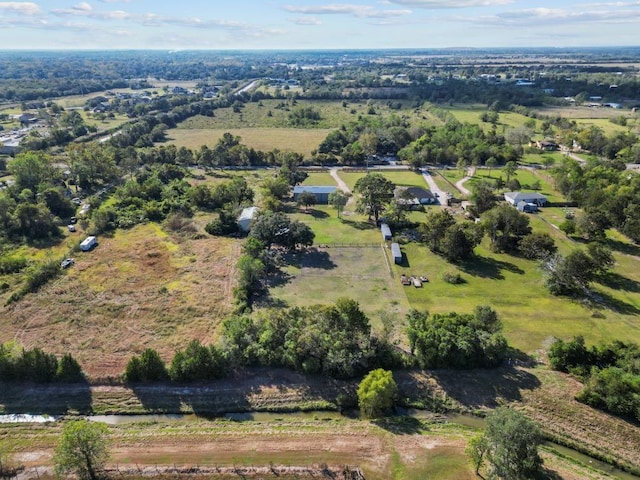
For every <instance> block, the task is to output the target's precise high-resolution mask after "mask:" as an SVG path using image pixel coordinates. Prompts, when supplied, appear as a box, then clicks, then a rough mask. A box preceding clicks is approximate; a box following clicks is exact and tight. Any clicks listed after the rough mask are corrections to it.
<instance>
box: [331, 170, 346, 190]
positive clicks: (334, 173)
mask: <svg viewBox="0 0 640 480" xmlns="http://www.w3.org/2000/svg"><path fill="white" fill-rule="evenodd" d="M329 174H331V176H332V177H333V179H334V180H335V181H336V183H337V184H338V188H339V189H340V190H342V191H343V192H344V193H347V194H349V195H350V194H351V189H350V188H349V185H347V184H346V183H344V181H343V180H342V179H341V178H340V176H339V175H338V169H337V168H332V169H331V170H329Z"/></svg>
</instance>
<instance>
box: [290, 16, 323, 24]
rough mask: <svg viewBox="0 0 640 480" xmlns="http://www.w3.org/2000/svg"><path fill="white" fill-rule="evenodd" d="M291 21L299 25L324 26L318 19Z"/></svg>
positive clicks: (306, 18) (296, 19) (305, 18)
mask: <svg viewBox="0 0 640 480" xmlns="http://www.w3.org/2000/svg"><path fill="white" fill-rule="evenodd" d="M289 21H291V22H293V23H295V24H297V25H322V21H321V20H319V19H318V18H316V17H299V18H294V19H293V20H289Z"/></svg>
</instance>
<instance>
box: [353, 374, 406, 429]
mask: <svg viewBox="0 0 640 480" xmlns="http://www.w3.org/2000/svg"><path fill="white" fill-rule="evenodd" d="M397 394H398V386H397V385H396V382H395V380H394V379H393V373H392V372H391V371H389V370H384V369H382V368H378V369H376V370H372V371H371V372H369V373H368V374H367V376H366V377H364V378H363V379H362V381H361V382H360V385H358V407H360V412H361V413H362V414H363V415H364V416H365V417H368V418H377V417H380V416H382V415H384V414H385V413H386V412H389V411H390V410H391V409H392V408H393V405H394V401H395V398H396V396H397Z"/></svg>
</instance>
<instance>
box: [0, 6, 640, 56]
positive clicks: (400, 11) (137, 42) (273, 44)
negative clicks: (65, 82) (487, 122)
mask: <svg viewBox="0 0 640 480" xmlns="http://www.w3.org/2000/svg"><path fill="white" fill-rule="evenodd" d="M638 45H640V0H620V1H606V0H600V1H598V0H538V1H529V0H351V1H348V2H345V3H340V2H333V1H331V0H328V1H322V0H224V1H220V0H208V1H207V0H172V1H168V0H87V1H79V2H76V1H67V0H39V1H33V2H4V1H0V50H8V49H56V50H57V49H74V50H75V49H91V50H96V49H99V50H102V49H110V50H120V49H161V50H178V49H208V50H229V49H231V50H237V49H241V50H245V49H293V50H299V49H304V50H309V49H382V48H461V47H464V48H467V47H476V48H483V47H589V46H594V47H597V46H638Z"/></svg>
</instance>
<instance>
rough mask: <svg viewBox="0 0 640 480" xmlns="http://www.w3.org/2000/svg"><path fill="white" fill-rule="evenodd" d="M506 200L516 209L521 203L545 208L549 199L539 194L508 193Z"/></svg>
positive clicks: (505, 195)
mask: <svg viewBox="0 0 640 480" xmlns="http://www.w3.org/2000/svg"><path fill="white" fill-rule="evenodd" d="M504 199H505V200H506V201H507V203H509V204H510V205H513V206H514V207H517V206H518V204H519V203H520V202H525V203H533V204H534V205H537V206H538V207H544V206H545V205H546V204H547V197H545V196H544V195H542V194H541V193H538V192H506V193H505V194H504Z"/></svg>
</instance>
